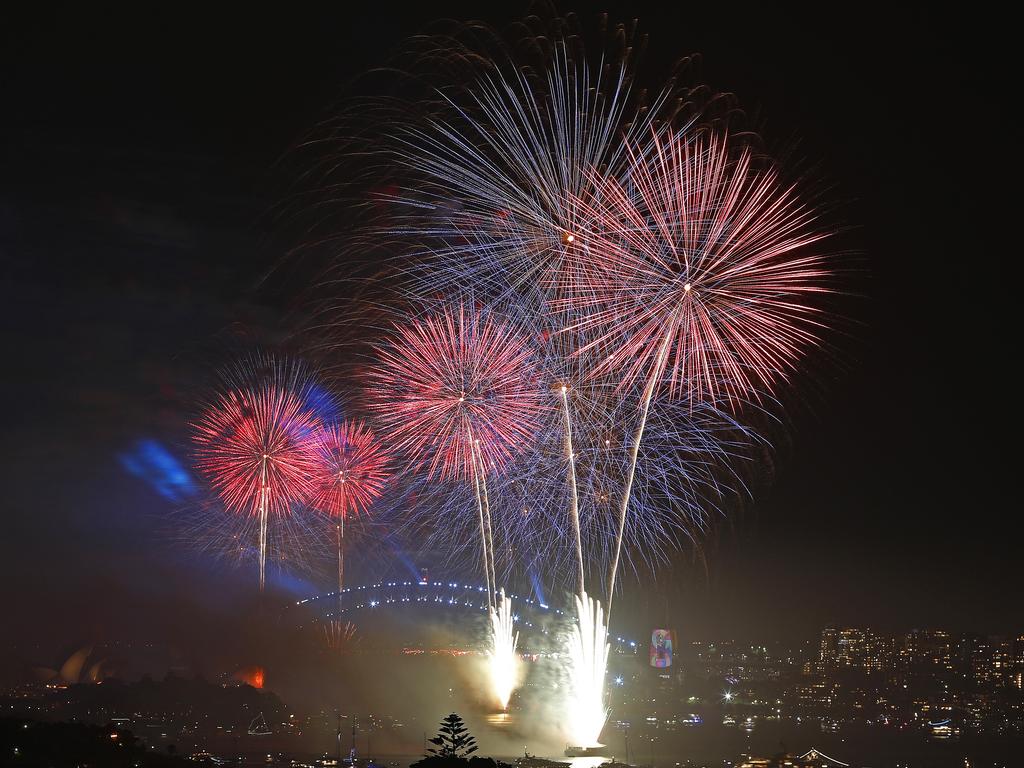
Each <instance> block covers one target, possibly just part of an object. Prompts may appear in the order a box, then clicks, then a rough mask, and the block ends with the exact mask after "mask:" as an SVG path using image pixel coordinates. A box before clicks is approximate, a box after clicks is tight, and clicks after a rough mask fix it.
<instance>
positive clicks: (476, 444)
mask: <svg viewBox="0 0 1024 768" xmlns="http://www.w3.org/2000/svg"><path fill="white" fill-rule="evenodd" d="M534 356H535V352H534V350H533V348H532V346H531V344H530V337H529V335H528V334H527V333H524V332H523V330H522V329H521V328H520V327H519V326H518V325H517V324H516V322H515V321H514V319H512V318H511V317H503V316H502V315H501V314H500V313H496V312H491V311H488V310H486V309H484V310H481V309H476V308H470V307H469V306H467V305H466V304H463V303H459V304H446V305H444V306H443V307H441V308H440V309H437V310H435V311H429V312H427V313H426V314H425V315H424V316H422V317H413V318H410V319H409V320H408V321H406V322H403V323H400V324H396V325H395V327H394V329H393V333H392V334H391V337H390V339H388V340H387V341H386V342H385V343H384V344H382V345H380V347H379V350H378V361H377V364H376V365H375V366H374V367H373V368H372V369H371V371H370V375H369V380H370V384H371V388H370V391H369V398H370V401H371V404H372V407H373V409H374V411H375V412H376V413H377V414H378V416H379V419H380V422H381V424H382V425H383V427H384V431H385V432H386V434H387V436H388V439H389V441H390V443H391V445H392V446H394V448H395V450H396V451H397V452H398V453H400V454H402V455H404V456H405V457H407V458H408V459H409V461H410V463H411V464H412V465H413V466H415V467H417V468H420V469H425V471H426V473H427V475H428V476H429V477H430V478H431V479H436V480H442V481H444V480H463V481H471V482H473V481H474V479H475V478H476V477H477V476H478V474H480V473H482V474H484V475H487V474H491V473H495V472H500V471H501V470H502V469H503V468H504V467H505V466H506V465H507V464H508V463H509V461H511V460H512V458H513V457H514V456H515V455H516V453H517V451H520V450H521V449H522V448H523V447H524V446H526V445H528V444H529V443H530V442H531V441H532V440H533V438H534V435H535V433H536V429H537V426H538V424H539V419H540V414H541V411H542V409H543V407H544V404H543V401H542V398H541V394H540V392H539V389H538V377H537V371H536V367H535V362H534Z"/></svg>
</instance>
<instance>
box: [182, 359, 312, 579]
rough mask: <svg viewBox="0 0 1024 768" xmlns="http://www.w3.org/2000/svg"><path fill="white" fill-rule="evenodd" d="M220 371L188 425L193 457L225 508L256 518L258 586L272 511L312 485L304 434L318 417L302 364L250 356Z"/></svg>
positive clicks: (284, 509)
mask: <svg viewBox="0 0 1024 768" xmlns="http://www.w3.org/2000/svg"><path fill="white" fill-rule="evenodd" d="M222 378H223V381H222V386H221V388H220V391H218V392H217V393H216V394H215V396H214V398H213V400H212V402H211V404H210V406H209V407H208V408H207V409H206V410H205V411H204V412H203V414H202V415H201V417H200V418H199V419H198V421H197V422H196V424H195V433H194V442H195V446H196V460H197V463H198V465H199V468H200V469H201V471H202V472H203V473H204V474H205V475H206V476H207V477H208V478H209V479H210V482H211V484H212V486H213V488H214V490H215V491H216V492H217V494H218V496H219V497H220V499H221V501H222V502H223V503H224V506H225V507H226V508H227V509H228V510H229V511H231V512H236V513H239V514H251V515H253V516H254V517H256V518H257V521H258V549H259V584H260V591H263V588H264V586H265V584H266V562H267V548H268V527H269V523H270V520H271V518H272V517H277V516H288V515H289V514H290V511H291V507H292V506H293V505H295V504H301V503H303V502H305V501H306V500H307V499H308V498H309V497H310V496H311V495H312V492H313V487H312V483H311V482H310V478H311V477H312V475H313V472H314V469H315V458H314V456H313V453H312V450H311V443H310V436H311V434H312V433H313V432H314V431H315V430H316V429H317V427H318V426H319V420H318V417H317V416H316V414H315V413H314V412H313V410H312V409H311V408H310V407H309V403H308V402H307V400H306V395H307V394H308V387H309V382H308V379H307V378H306V376H305V371H304V369H302V368H301V366H298V365H294V364H289V363H281V362H278V361H276V360H274V359H273V358H267V359H256V360H254V361H250V362H249V363H241V364H239V365H238V366H236V367H235V368H233V369H229V370H227V371H225V372H224V375H223V377H222Z"/></svg>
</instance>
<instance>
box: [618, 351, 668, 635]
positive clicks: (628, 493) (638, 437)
mask: <svg viewBox="0 0 1024 768" xmlns="http://www.w3.org/2000/svg"><path fill="white" fill-rule="evenodd" d="M671 338H672V337H671V335H670V334H668V333H666V334H665V340H664V341H663V342H662V344H661V349H660V350H659V353H658V357H659V362H658V363H657V364H656V365H655V369H656V370H658V369H660V368H661V367H662V366H664V364H665V355H666V353H667V351H668V344H669V341H671ZM656 382H657V378H656V377H654V376H652V377H651V378H650V380H649V381H648V382H647V385H646V386H645V387H644V397H643V401H642V405H641V406H640V424H639V425H638V426H637V429H636V434H635V435H634V436H633V444H632V446H631V447H630V454H629V470H628V471H627V473H626V485H625V488H624V489H623V491H622V502H621V505H620V507H619V520H618V527H617V530H616V534H615V555H614V556H613V558H612V566H611V569H610V571H609V573H608V592H607V596H608V615H609V616H611V612H612V600H613V599H614V597H615V578H616V576H617V575H618V572H619V559H620V558H621V556H622V540H623V537H624V536H625V533H626V513H627V512H628V510H629V501H630V498H631V497H632V494H633V480H634V479H635V478H636V461H637V457H638V456H639V455H640V444H641V442H643V439H644V430H645V429H646V428H647V416H648V414H649V413H650V410H651V398H652V397H653V396H654V390H655V387H656Z"/></svg>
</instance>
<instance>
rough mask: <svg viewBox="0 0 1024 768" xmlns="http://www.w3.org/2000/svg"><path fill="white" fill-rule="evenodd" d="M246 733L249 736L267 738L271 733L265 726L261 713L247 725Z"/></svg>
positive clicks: (265, 720) (265, 722) (265, 721)
mask: <svg viewBox="0 0 1024 768" xmlns="http://www.w3.org/2000/svg"><path fill="white" fill-rule="evenodd" d="M247 733H248V734H249V735H250V736H269V735H270V734H272V733H273V731H272V730H270V727H269V726H268V725H267V719H266V718H265V717H264V716H263V713H262V712H260V713H259V715H257V716H256V717H254V718H253V719H252V722H251V723H249V730H248V731H247Z"/></svg>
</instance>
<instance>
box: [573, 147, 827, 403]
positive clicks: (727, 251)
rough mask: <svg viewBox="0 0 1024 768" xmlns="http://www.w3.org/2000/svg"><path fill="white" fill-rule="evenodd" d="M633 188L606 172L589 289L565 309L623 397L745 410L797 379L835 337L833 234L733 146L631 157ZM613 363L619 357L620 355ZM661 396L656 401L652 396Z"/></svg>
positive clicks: (593, 227) (585, 263)
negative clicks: (643, 391)
mask: <svg viewBox="0 0 1024 768" xmlns="http://www.w3.org/2000/svg"><path fill="white" fill-rule="evenodd" d="M631 161H632V162H631V167H630V170H629V173H628V174H627V175H626V177H625V178H624V180H622V181H619V180H615V179H606V178H602V177H600V175H599V174H598V173H596V172H595V173H594V174H593V176H594V179H595V187H596V188H597V192H596V193H595V196H594V198H593V199H591V200H583V199H578V200H577V201H576V202H577V205H578V206H579V208H580V210H581V212H582V213H583V219H584V220H585V221H588V222H589V223H588V224H587V225H586V226H585V227H584V228H583V230H582V231H581V232H580V233H579V234H580V237H577V238H575V239H576V242H578V243H579V244H580V246H581V249H582V250H581V252H580V256H579V258H578V259H577V261H576V267H575V273H576V274H575V276H574V277H575V279H574V280H570V281H568V282H569V288H568V290H567V291H566V292H565V293H564V294H563V296H562V297H561V298H559V299H556V300H555V301H554V302H553V306H554V307H555V308H556V309H560V310H563V311H566V312H573V313H578V314H576V318H577V319H575V320H573V321H571V324H572V325H573V326H574V327H575V328H576V329H579V330H581V331H583V332H584V333H585V334H586V335H587V336H588V338H589V339H590V342H589V343H588V344H587V345H586V346H585V347H584V351H586V350H597V349H601V350H602V353H601V354H602V359H601V361H600V362H599V363H598V364H597V365H596V367H595V373H601V372H609V371H614V372H615V373H616V375H617V376H618V377H619V378H620V381H621V383H622V385H623V386H629V385H631V384H633V383H635V382H638V381H644V382H647V383H648V385H649V387H650V388H653V387H655V386H656V384H657V383H658V382H662V381H664V380H665V379H667V383H668V386H669V390H670V393H671V394H672V395H673V396H681V395H685V396H687V397H689V398H691V399H694V400H698V399H699V400H709V401H711V402H726V403H728V404H729V405H731V406H734V407H735V406H737V405H738V404H739V403H741V402H742V401H743V400H744V399H749V398H750V397H757V391H758V389H759V388H760V387H766V388H770V386H771V385H772V384H773V383H774V382H775V381H777V380H778V379H779V378H785V376H786V375H787V373H788V372H789V371H790V370H791V369H792V368H793V366H794V363H795V361H796V359H797V358H798V357H799V355H800V353H801V352H802V351H803V349H804V348H805V347H806V346H808V345H810V344H813V343H815V342H816V340H817V337H816V332H817V330H818V329H819V328H820V327H821V322H820V320H819V311H820V310H818V309H816V308H815V307H814V306H813V304H812V303H811V302H810V301H809V298H810V297H811V295H813V294H816V293H822V292H827V290H828V289H827V288H826V287H825V286H824V282H825V280H826V279H827V277H828V274H829V270H828V269H827V265H826V263H825V259H824V257H823V256H822V255H821V254H820V253H815V252H813V251H811V250H810V248H809V247H810V246H812V245H813V244H815V243H817V242H818V241H820V240H821V239H822V238H823V237H824V235H823V234H822V233H821V231H820V230H817V229H815V218H814V214H813V213H812V212H811V211H810V210H809V209H808V208H806V207H805V206H803V205H802V204H801V203H800V202H799V201H798V200H797V198H796V195H795V194H794V190H793V188H792V187H791V186H786V185H784V184H782V183H781V181H780V180H779V178H778V176H777V175H776V174H775V172H774V171H771V170H767V171H758V170H755V169H753V168H752V163H751V154H750V151H749V149H747V148H743V149H742V150H740V151H739V152H738V153H737V152H734V151H733V150H732V148H731V147H730V146H729V142H728V141H727V140H726V138H725V137H723V136H707V135H697V136H691V135H683V134H673V133H669V134H667V135H664V136H661V137H655V140H654V141H652V142H651V144H650V149H649V150H648V151H641V150H637V149H634V150H632V151H631ZM606 350H607V352H606ZM648 396H649V395H648Z"/></svg>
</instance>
